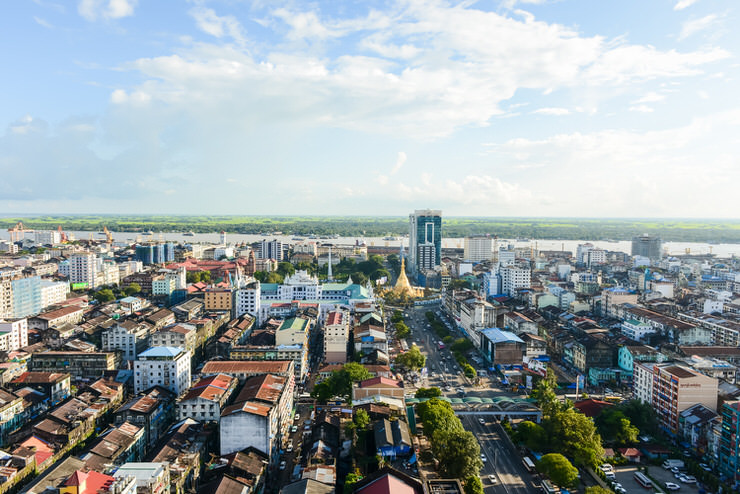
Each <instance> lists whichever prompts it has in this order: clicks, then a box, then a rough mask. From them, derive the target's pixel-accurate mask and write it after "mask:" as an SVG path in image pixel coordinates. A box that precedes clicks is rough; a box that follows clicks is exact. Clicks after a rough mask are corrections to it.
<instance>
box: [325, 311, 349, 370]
mask: <svg viewBox="0 0 740 494" xmlns="http://www.w3.org/2000/svg"><path fill="white" fill-rule="evenodd" d="M349 328H350V317H349V312H348V311H344V310H335V311H331V312H329V314H327V316H326V320H325V321H324V327H323V330H324V331H323V333H324V362H325V363H334V364H343V363H345V362H347V345H348V344H349Z"/></svg>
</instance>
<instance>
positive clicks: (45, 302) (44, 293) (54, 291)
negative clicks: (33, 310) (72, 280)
mask: <svg viewBox="0 0 740 494" xmlns="http://www.w3.org/2000/svg"><path fill="white" fill-rule="evenodd" d="M39 289H40V291H41V309H42V310H43V309H46V308H47V307H49V306H50V305H55V304H59V303H61V302H64V301H65V300H67V295H68V294H69V283H66V282H64V281H51V280H41V283H40V286H39Z"/></svg>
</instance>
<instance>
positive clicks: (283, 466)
mask: <svg viewBox="0 0 740 494" xmlns="http://www.w3.org/2000/svg"><path fill="white" fill-rule="evenodd" d="M280 470H285V460H283V461H281V462H280Z"/></svg>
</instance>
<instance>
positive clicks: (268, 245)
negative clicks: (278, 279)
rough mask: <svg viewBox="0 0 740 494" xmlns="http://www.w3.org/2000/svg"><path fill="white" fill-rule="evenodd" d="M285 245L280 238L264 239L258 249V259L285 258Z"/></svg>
mask: <svg viewBox="0 0 740 494" xmlns="http://www.w3.org/2000/svg"><path fill="white" fill-rule="evenodd" d="M283 249H284V246H283V243H282V242H281V241H280V240H277V239H273V240H262V241H261V242H260V244H259V248H258V249H257V258H258V259H275V260H276V261H278V262H280V261H282V260H284V259H285V255H284V250H283Z"/></svg>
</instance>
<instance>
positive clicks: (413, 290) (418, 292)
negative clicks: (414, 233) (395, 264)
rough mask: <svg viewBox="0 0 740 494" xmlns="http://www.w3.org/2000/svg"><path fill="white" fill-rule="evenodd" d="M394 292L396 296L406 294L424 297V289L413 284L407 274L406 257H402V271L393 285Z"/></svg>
mask: <svg viewBox="0 0 740 494" xmlns="http://www.w3.org/2000/svg"><path fill="white" fill-rule="evenodd" d="M393 293H394V294H395V295H396V296H400V295H406V296H407V297H423V296H424V289H423V288H419V287H414V286H411V283H409V279H408V277H407V276H406V259H405V258H404V257H401V272H400V273H398V279H397V280H396V285H395V286H394V287H393Z"/></svg>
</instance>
